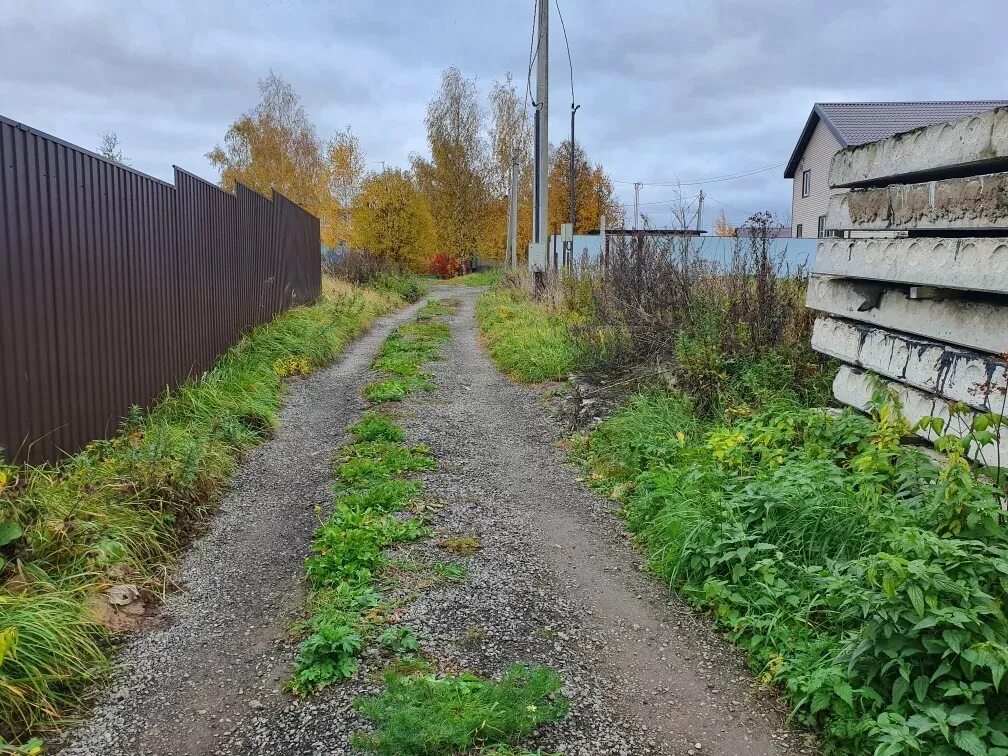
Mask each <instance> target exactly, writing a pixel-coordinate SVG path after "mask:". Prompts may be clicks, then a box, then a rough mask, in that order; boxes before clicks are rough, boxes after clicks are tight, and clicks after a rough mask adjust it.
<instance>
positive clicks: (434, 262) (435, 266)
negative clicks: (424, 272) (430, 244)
mask: <svg viewBox="0 0 1008 756" xmlns="http://www.w3.org/2000/svg"><path fill="white" fill-rule="evenodd" d="M430 272H431V273H433V274H434V275H435V276H437V277H438V278H451V277H452V276H457V275H459V273H461V272H463V266H462V260H461V258H460V257H459V256H458V255H449V254H447V253H446V252H435V253H434V254H433V255H431V258H430Z"/></svg>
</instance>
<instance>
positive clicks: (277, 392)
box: [0, 282, 402, 741]
mask: <svg viewBox="0 0 1008 756" xmlns="http://www.w3.org/2000/svg"><path fill="white" fill-rule="evenodd" d="M324 288H325V290H326V292H327V296H325V297H324V298H323V299H322V300H320V301H319V302H318V303H316V304H314V305H310V306H307V307H301V308H297V309H294V310H290V311H288V312H286V313H284V314H282V315H279V316H277V318H275V319H274V320H273V321H272V322H271V323H268V324H266V325H264V326H261V327H259V328H256V329H255V330H253V331H251V332H250V333H249V334H248V335H246V336H245V337H244V338H242V340H241V341H240V342H239V343H238V344H237V345H236V346H235V347H234V348H232V349H231V350H230V351H229V352H228V353H227V354H225V355H224V356H223V357H222V358H221V359H220V361H219V362H218V364H217V366H216V367H215V368H214V369H213V370H211V371H209V372H208V373H206V374H205V375H203V376H201V377H200V378H198V379H196V380H193V381H191V382H189V383H186V384H184V385H182V386H181V387H179V388H178V389H176V390H174V391H172V392H170V393H167V394H165V396H163V397H162V398H161V400H160V401H159V402H158V403H157V404H156V405H155V406H154V407H153V408H152V409H151V410H150V411H149V412H144V411H142V410H140V409H139V408H135V409H134V410H132V411H131V412H130V413H129V415H128V416H127V417H126V418H125V419H124V421H123V425H122V429H121V432H120V433H119V434H118V435H116V436H114V437H112V438H110V439H101V440H97V441H94V442H93V443H91V444H89V445H88V446H87V447H86V448H85V449H84V450H83V451H81V452H80V453H79V454H76V455H74V456H72V457H69V458H68V459H66V460H64V461H63V462H61V463H60V464H58V465H46V466H41V467H36V468H13V467H10V466H4V467H3V470H2V472H3V476H2V480H0V532H3V533H6V534H7V536H8V537H4V538H3V543H2V544H0V548H2V551H0V557H2V559H0V570H2V576H0V577H2V585H0V608H2V611H0V635H2V637H4V638H5V639H6V641H5V643H4V648H5V651H4V653H3V654H2V656H3V659H2V661H0V738H2V739H4V740H14V741H17V740H22V739H23V738H25V737H26V735H27V733H28V732H29V731H30V730H32V729H33V728H36V727H38V726H40V725H44V724H45V723H46V722H49V721H51V720H55V719H58V718H59V717H60V716H62V715H63V714H64V713H65V712H66V711H67V710H69V709H72V708H73V707H74V706H75V705H77V704H78V703H79V701H80V697H81V695H82V694H83V692H84V688H85V687H86V685H87V683H89V682H91V681H92V680H94V679H95V678H96V677H97V676H99V675H100V674H101V673H102V672H103V671H104V670H105V669H106V668H107V663H106V660H105V656H104V652H103V650H102V648H103V645H104V644H103V641H104V640H105V638H106V631H105V630H104V628H103V627H102V626H101V624H100V623H99V621H98V620H97V618H95V617H92V615H91V613H90V611H89V606H90V603H89V602H92V601H95V600H97V601H101V600H103V597H102V596H101V595H100V591H101V590H102V589H103V587H105V586H107V585H108V583H109V582H121V581H123V580H128V581H129V582H133V583H138V584H143V583H144V582H146V581H150V580H153V579H154V578H155V577H156V576H157V575H159V574H163V571H164V570H165V569H166V568H167V567H166V566H167V565H170V564H171V562H172V561H173V559H174V557H175V555H176V553H177V552H178V550H179V548H180V547H181V546H182V544H183V543H184V542H185V540H186V539H187V538H188V536H189V535H191V534H192V532H193V531H194V530H195V529H197V528H198V527H199V526H200V524H201V523H202V522H203V521H204V518H205V516H206V515H207V514H208V513H209V512H210V511H211V509H212V508H213V505H214V502H215V499H216V497H217V496H218V495H219V493H220V491H221V490H222V487H223V485H224V484H225V482H226V480H227V478H228V476H229V475H230V474H231V473H232V471H233V469H234V466H235V464H236V462H237V460H238V458H239V457H240V455H241V454H242V453H243V452H244V451H245V450H247V449H248V448H250V447H251V446H253V445H255V444H257V443H260V442H261V441H262V440H264V439H265V438H267V437H268V436H269V435H270V434H271V433H272V431H273V429H274V427H275V425H276V417H277V411H278V409H279V407H280V403H281V398H282V395H283V375H284V373H283V372H282V371H281V370H280V369H279V368H280V366H282V365H283V364H286V361H290V360H297V361H299V362H304V363H306V364H308V365H309V366H310V368H311V369H316V368H319V367H322V366H323V365H325V364H327V363H328V362H329V361H331V360H332V359H333V358H334V357H335V356H336V354H338V353H339V352H340V350H341V349H342V348H343V347H344V346H345V344H346V343H347V342H348V341H349V340H350V339H352V338H353V337H355V336H356V335H358V334H359V333H360V332H361V331H362V330H363V329H364V328H366V327H367V325H368V324H369V323H371V322H372V321H373V320H374V319H375V318H376V317H378V316H379V315H381V314H384V313H386V312H388V311H389V310H391V309H392V307H394V306H395V305H396V304H397V303H401V301H402V300H400V299H399V298H398V297H393V296H391V295H388V294H380V293H377V292H375V291H373V290H368V289H361V288H356V287H351V286H349V285H347V284H339V283H334V282H327V283H326V286H325V287H324Z"/></svg>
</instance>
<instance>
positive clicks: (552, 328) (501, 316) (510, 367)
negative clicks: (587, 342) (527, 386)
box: [476, 288, 581, 383]
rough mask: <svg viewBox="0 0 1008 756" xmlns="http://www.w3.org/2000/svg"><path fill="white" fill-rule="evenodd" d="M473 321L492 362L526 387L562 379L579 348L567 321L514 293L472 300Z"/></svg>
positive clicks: (505, 291) (506, 291) (499, 292)
mask: <svg viewBox="0 0 1008 756" xmlns="http://www.w3.org/2000/svg"><path fill="white" fill-rule="evenodd" d="M476 320H477V322H478V323H479V327H480V331H481V332H482V334H483V339H484V342H485V344H486V348H487V352H488V353H489V355H490V357H491V359H493V361H494V362H495V363H496V364H497V367H498V368H500V369H501V370H502V371H503V372H504V373H506V374H507V375H509V376H511V377H512V378H514V379H515V380H519V381H523V382H526V383H536V382H540V381H549V380H557V379H559V378H566V377H567V374H568V373H570V372H571V370H573V369H574V367H575V365H576V364H577V361H578V360H579V358H580V355H581V349H580V347H579V346H578V344H577V342H575V341H574V339H573V338H572V337H571V334H570V328H569V326H570V321H569V318H568V317H567V316H566V315H564V314H562V313H554V312H551V311H550V310H548V309H546V308H545V307H544V306H542V305H540V304H538V303H536V302H533V301H532V300H531V299H529V297H528V296H527V295H526V294H525V293H524V292H521V291H519V290H517V289H510V288H508V289H491V290H490V291H488V292H486V293H485V294H483V295H482V296H481V297H480V298H479V299H478V300H477V301H476Z"/></svg>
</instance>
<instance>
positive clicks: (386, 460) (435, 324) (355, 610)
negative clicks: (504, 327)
mask: <svg viewBox="0 0 1008 756" xmlns="http://www.w3.org/2000/svg"><path fill="white" fill-rule="evenodd" d="M453 307H454V305H453V304H452V303H445V302H441V301H437V300H434V301H431V302H428V303H427V304H426V305H424V306H423V307H422V308H421V309H420V312H419V313H418V314H417V317H416V319H415V320H414V321H412V322H411V323H407V324H405V325H401V326H399V327H398V328H396V329H395V330H394V331H393V332H392V334H391V335H389V337H388V338H387V339H386V340H385V343H384V344H383V345H382V347H381V349H380V350H379V352H378V356H377V358H376V359H375V362H374V368H375V370H376V371H378V372H380V373H384V374H385V375H386V376H387V377H386V378H384V379H382V380H379V381H377V382H375V383H371V384H369V385H368V386H366V387H365V389H364V395H365V397H366V398H367V399H368V400H369V402H371V403H372V404H382V403H387V402H399V401H402V400H403V399H405V398H406V397H407V396H408V395H409V394H411V393H413V392H416V391H430V390H433V389H434V388H435V385H434V383H433V382H431V380H430V378H431V374H430V373H429V372H428V371H427V370H426V369H425V368H424V364H425V363H427V362H430V361H432V360H435V359H437V358H438V357H439V356H440V354H441V347H442V346H443V345H444V343H445V342H446V341H448V339H449V338H450V336H451V333H450V331H449V329H448V326H447V324H446V323H445V322H444V321H443V320H442V316H444V315H447V314H449V313H450V312H451V311H452V309H453ZM349 431H350V434H351V436H352V437H353V442H352V443H350V444H348V445H347V446H345V447H344V448H343V449H342V455H341V457H340V458H339V459H338V463H339V466H338V467H337V470H336V501H335V504H334V506H333V511H332V513H331V514H329V515H328V517H326V518H325V519H323V520H321V521H320V525H319V528H318V530H317V531H316V533H315V538H314V542H313V544H312V554H311V556H310V557H309V558H308V561H307V563H306V565H305V569H306V573H307V580H308V609H309V619H308V620H307V621H306V623H305V624H304V626H302V627H299V628H298V631H299V632H300V633H301V634H303V635H305V638H304V640H303V641H302V642H301V644H300V645H299V647H298V659H297V662H296V665H295V670H294V678H293V680H292V681H291V688H292V690H294V691H295V692H297V693H299V694H302V695H306V694H310V693H314V692H316V691H318V690H319V689H321V688H324V687H326V686H327V685H331V684H333V683H335V682H338V681H339V680H341V679H345V678H349V677H351V676H352V675H353V673H354V672H355V671H356V669H357V657H358V656H359V655H360V653H361V652H362V651H363V649H364V644H365V641H366V640H367V639H368V638H370V637H372V636H374V635H376V634H377V633H378V632H379V630H380V629H381V628H382V627H385V626H387V625H388V616H387V614H388V613H387V607H384V606H383V605H382V599H381V594H380V592H379V590H378V588H379V586H378V580H379V577H380V575H381V573H382V572H383V570H384V569H385V568H386V567H387V566H388V560H387V557H386V556H385V554H384V550H385V548H386V547H388V546H391V545H392V544H394V543H400V542H404V541H410V540H415V539H417V538H420V537H421V536H423V535H426V534H427V531H426V530H425V528H424V526H423V523H422V521H421V520H419V519H417V518H400V517H398V516H397V513H399V512H401V511H402V510H404V509H406V508H407V507H408V506H409V505H410V504H411V503H413V502H414V501H416V500H417V499H418V498H419V497H420V494H421V486H420V484H419V483H417V482H415V481H413V480H409V479H408V476H409V474H411V473H416V472H420V471H423V470H430V469H432V468H433V467H434V465H435V462H434V459H433V458H432V456H431V454H430V450H429V449H426V448H425V447H410V446H408V445H406V444H405V442H404V438H405V433H404V432H403V430H402V428H401V427H400V426H399V425H398V424H397V423H396V421H395V418H394V417H393V416H391V415H389V414H386V413H380V412H369V413H367V414H365V415H364V417H363V418H362V419H361V421H360V422H358V423H356V424H355V425H353V426H351V428H350V429H349Z"/></svg>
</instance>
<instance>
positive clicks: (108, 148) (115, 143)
mask: <svg viewBox="0 0 1008 756" xmlns="http://www.w3.org/2000/svg"><path fill="white" fill-rule="evenodd" d="M100 138H101V142H100V143H99V144H98V154H99V155H101V156H102V157H103V158H106V159H107V160H111V161H113V162H116V163H121V164H122V165H129V160H128V159H126V158H125V157H123V154H122V148H121V147H120V146H119V135H118V134H116V133H115V132H114V131H105V132H103V133H102V135H101V137H100Z"/></svg>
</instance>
